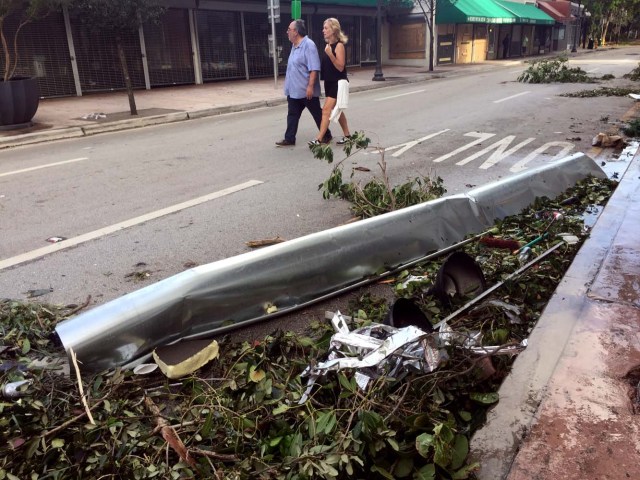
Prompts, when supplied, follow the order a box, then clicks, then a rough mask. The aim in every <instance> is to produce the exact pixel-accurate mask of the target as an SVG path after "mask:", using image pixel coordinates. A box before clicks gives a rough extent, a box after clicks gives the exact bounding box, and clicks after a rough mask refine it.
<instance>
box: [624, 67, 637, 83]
mask: <svg viewBox="0 0 640 480" xmlns="http://www.w3.org/2000/svg"><path fill="white" fill-rule="evenodd" d="M622 78H628V79H629V80H633V81H634V82H640V63H638V66H637V67H636V68H634V69H633V70H631V71H630V72H629V73H625V74H624V75H623V76H622Z"/></svg>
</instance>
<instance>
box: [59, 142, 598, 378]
mask: <svg viewBox="0 0 640 480" xmlns="http://www.w3.org/2000/svg"><path fill="white" fill-rule="evenodd" d="M589 174H591V175H595V176H599V177H604V173H603V172H602V170H601V169H600V167H599V166H598V165H597V164H596V163H595V162H594V161H593V160H592V159H591V158H589V157H587V156H586V155H583V154H576V155H573V156H571V157H568V158H566V159H563V160H559V161H557V162H553V163H550V164H548V165H545V166H542V167H539V168H536V169H532V170H527V171H525V172H523V173H520V174H518V175H514V176H513V177H509V178H507V179H504V180H501V181H498V182H495V183H492V184H490V185H487V186H484V187H481V188H476V189H474V190H472V191H470V192H469V193H468V194H466V195H464V194H461V195H453V196H450V197H445V198H440V199H437V200H434V201H431V202H426V203H423V204H420V205H415V206H412V207H408V208H405V209H402V210H398V211H395V212H391V213H388V214H385V215H379V216H377V217H373V218H369V219H366V220H362V221H360V222H356V223H352V224H348V225H343V226H340V227H336V228H332V229H329V230H325V231H321V232H318V233H314V234H311V235H307V236H305V237H301V238H297V239H294V240H290V241H287V242H284V243H280V244H277V245H272V246H269V247H265V248H263V249H261V250H257V251H251V252H248V253H245V254H242V255H238V256H234V257H231V258H227V259H224V260H220V261H217V262H214V263H210V264H207V265H202V266H198V267H195V268H192V269H190V270H186V271H184V272H182V273H179V274H177V275H174V276H172V277H169V278H167V279H165V280H162V281H160V282H158V283H155V284H153V285H149V286H147V287H145V288H142V289H140V290H138V291H135V292H132V293H130V294H128V295H125V296H123V297H121V298H118V299H116V300H112V301H111V302H108V303H105V304H103V305H100V306H98V307H96V308H94V309H92V310H89V311H86V312H83V313H82V314H80V315H78V316H76V317H74V318H71V319H69V320H66V321H64V322H62V323H60V324H59V325H58V326H57V327H56V332H57V334H58V336H59V338H60V340H61V341H62V344H63V346H64V348H65V349H66V350H67V352H69V350H70V349H71V348H72V349H73V350H74V352H75V353H76V355H77V357H78V359H79V360H80V361H81V362H82V363H83V365H84V366H85V367H86V368H87V369H92V370H101V369H108V368H112V367H115V366H118V365H124V364H127V363H129V362H131V361H133V360H135V359H137V358H140V357H141V356H143V355H145V354H148V353H149V352H150V351H151V350H152V349H153V348H154V347H157V346H159V345H166V344H170V343H174V342H177V341H179V340H181V339H194V338H203V337H205V336H209V335H211V334H217V333H222V332H224V331H226V330H229V329H231V328H236V327H238V326H242V325H248V324H251V323H254V322H259V321H263V320H267V319H269V318H273V315H267V314H266V313H265V311H264V305H265V304H273V305H275V306H276V307H277V308H278V312H279V313H283V312H287V311H292V310H293V309H296V308H301V307H303V306H306V305H309V304H310V303H312V302H313V301H316V300H317V299H318V298H319V297H322V296H323V295H328V294H331V292H335V291H338V290H341V289H345V288H348V287H350V286H352V285H355V284H357V283H358V282H360V281H362V280H363V279H366V278H368V277H372V276H375V275H376V274H377V273H379V272H380V271H381V270H384V269H387V270H390V269H392V268H394V267H397V266H401V265H403V264H406V263H409V262H412V261H415V260H417V259H420V258H422V257H423V256H424V255H425V254H427V253H429V252H433V251H436V250H440V249H442V248H445V247H448V246H450V245H452V244H454V243H456V242H458V241H460V240H462V239H464V238H465V236H467V235H469V234H473V233H479V232H481V231H483V230H485V229H486V228H488V227H490V226H492V225H493V224H494V221H495V219H496V218H503V217H504V216H507V215H512V214H516V213H518V212H520V211H521V210H522V209H523V208H524V207H526V206H528V205H529V204H531V203H532V202H533V200H534V199H535V198H536V197H539V196H548V197H555V196H557V195H558V194H560V193H561V192H563V191H564V190H566V189H567V188H569V187H570V186H572V185H574V184H575V183H576V182H577V181H578V180H581V179H583V178H584V177H586V176H587V175H589ZM229 322H231V323H232V324H233V325H232V326H227V324H228V323H229Z"/></svg>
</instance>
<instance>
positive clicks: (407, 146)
mask: <svg viewBox="0 0 640 480" xmlns="http://www.w3.org/2000/svg"><path fill="white" fill-rule="evenodd" d="M448 131H449V129H448V128H445V129H444V130H440V131H439V132H436V133H431V134H429V135H427V136H426V137H422V138H419V139H417V140H413V141H411V142H405V143H401V144H400V145H394V146H393V147H388V148H385V149H384V150H385V152H387V151H389V150H395V149H396V148H399V149H400V150H398V151H397V152H395V153H393V155H392V157H399V156H400V155H402V154H403V153H404V152H406V151H407V150H409V149H410V148H412V147H415V146H416V145H418V144H419V143H422V142H424V141H425V140H429V139H430V138H433V137H437V136H438V135H440V134H441V133H444V132H448ZM401 147H402V148H401Z"/></svg>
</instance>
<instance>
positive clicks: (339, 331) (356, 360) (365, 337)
mask: <svg viewBox="0 0 640 480" xmlns="http://www.w3.org/2000/svg"><path fill="white" fill-rule="evenodd" d="M399 300H403V299H399ZM404 300H406V299H404ZM396 303H397V302H396ZM400 323H402V324H404V325H407V324H408V323H409V321H406V320H404V321H401V322H400ZM331 324H332V325H333V328H334V330H335V331H336V333H335V334H334V335H333V336H332V337H331V340H330V342H329V354H328V356H327V360H325V361H323V362H318V363H316V364H312V365H309V366H308V367H307V368H306V369H305V370H304V371H303V372H302V373H301V374H300V376H301V377H308V378H309V379H308V381H307V388H306V390H305V392H304V394H303V395H302V397H301V398H300V401H299V402H298V403H299V404H303V403H305V402H306V401H307V400H308V399H309V395H310V394H311V391H312V389H313V386H314V385H315V383H316V381H317V380H318V378H320V377H321V376H323V375H325V374H326V373H328V372H330V371H339V370H343V369H356V370H355V373H354V375H355V378H356V383H357V385H358V387H359V388H360V389H361V390H363V391H365V390H366V389H367V386H368V384H369V381H370V380H372V379H375V378H378V377H380V376H388V377H396V378H397V377H399V376H401V375H402V374H403V373H406V372H407V371H408V370H413V371H422V372H425V373H431V372H434V371H435V370H436V369H437V368H438V366H439V365H440V363H442V362H443V361H444V360H446V359H447V358H448V355H447V351H446V349H445V348H444V347H446V346H451V345H455V346H458V347H460V348H464V349H467V350H469V351H470V352H471V353H475V354H479V355H489V354H491V355H497V354H504V355H514V354H517V353H519V352H520V351H521V350H522V349H523V348H525V347H526V346H527V340H526V339H525V340H523V341H522V342H520V343H519V344H517V345H504V346H482V345H481V343H482V332H480V331H478V332H471V333H469V332H467V333H458V332H455V331H454V330H453V329H452V328H451V326H450V325H449V324H447V323H446V322H440V324H438V327H439V331H438V332H434V331H433V327H432V326H431V325H429V327H428V331H425V330H421V329H420V328H418V327H416V326H414V325H407V326H406V327H402V328H396V327H393V326H390V325H384V324H380V323H372V324H370V325H367V326H365V327H361V328H357V329H356V330H353V331H349V327H348V326H347V322H346V318H345V316H343V315H342V314H341V313H340V312H339V311H338V312H335V313H334V314H333V317H332V318H331Z"/></svg>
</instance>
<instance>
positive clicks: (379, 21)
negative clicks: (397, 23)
mask: <svg viewBox="0 0 640 480" xmlns="http://www.w3.org/2000/svg"><path fill="white" fill-rule="evenodd" d="M376 8H377V12H376V17H377V23H376V44H377V50H378V52H377V55H376V71H375V73H374V74H373V78H372V80H373V81H374V82H381V81H384V80H385V78H384V75H383V74H382V0H378V4H377V6H376Z"/></svg>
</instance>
